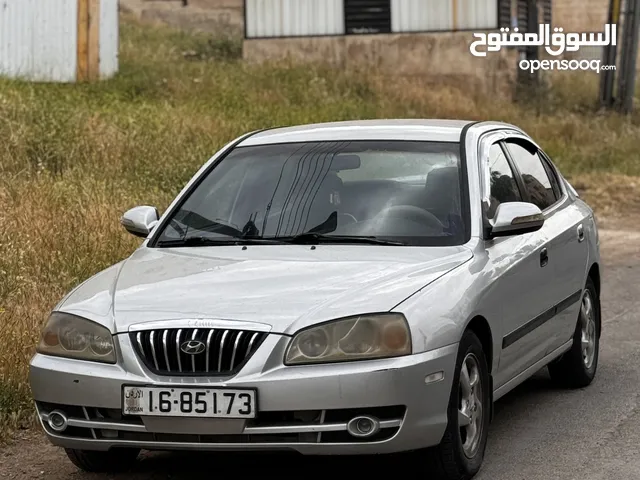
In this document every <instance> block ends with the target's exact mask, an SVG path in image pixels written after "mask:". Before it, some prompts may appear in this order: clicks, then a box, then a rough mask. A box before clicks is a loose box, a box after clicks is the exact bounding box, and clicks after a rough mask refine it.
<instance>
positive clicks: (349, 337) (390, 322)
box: [284, 313, 411, 365]
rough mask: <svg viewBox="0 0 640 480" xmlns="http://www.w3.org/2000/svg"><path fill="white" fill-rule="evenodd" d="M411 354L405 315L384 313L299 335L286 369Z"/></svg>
mask: <svg viewBox="0 0 640 480" xmlns="http://www.w3.org/2000/svg"><path fill="white" fill-rule="evenodd" d="M410 353H411V334H410V331H409V325H408V324H407V320H406V318H405V317H404V315H402V314H399V313H381V314H372V315H359V316H357V317H348V318H342V319H339V320H334V321H331V322H328V323H324V324H322V325H316V326H314V327H311V328H307V329H305V330H302V331H300V332H298V333H297V334H296V335H295V336H294V337H293V340H292V341H291V343H290V345H289V348H288V349H287V353H286V355H285V359H284V363H285V365H303V364H310V363H330V362H345V361H350V360H372V359H375V358H387V357H399V356H402V355H409V354H410Z"/></svg>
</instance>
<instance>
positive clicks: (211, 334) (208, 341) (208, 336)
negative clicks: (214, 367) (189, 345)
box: [205, 328, 216, 373]
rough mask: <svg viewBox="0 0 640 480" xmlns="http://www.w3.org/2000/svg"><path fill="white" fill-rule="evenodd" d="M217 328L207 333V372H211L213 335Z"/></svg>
mask: <svg viewBox="0 0 640 480" xmlns="http://www.w3.org/2000/svg"><path fill="white" fill-rule="evenodd" d="M215 332H216V331H215V329H213V328H212V329H211V330H209V333H208V334H207V359H206V368H205V372H207V373H208V372H209V352H210V351H211V337H213V334H214V333H215Z"/></svg>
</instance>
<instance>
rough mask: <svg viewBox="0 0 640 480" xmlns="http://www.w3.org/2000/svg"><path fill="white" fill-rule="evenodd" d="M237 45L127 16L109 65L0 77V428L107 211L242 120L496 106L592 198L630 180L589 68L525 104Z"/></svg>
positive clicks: (162, 183)
mask: <svg viewBox="0 0 640 480" xmlns="http://www.w3.org/2000/svg"><path fill="white" fill-rule="evenodd" d="M237 53H238V49H237V45H234V44H233V43H230V42H229V41H226V40H224V41H217V40H216V41H209V39H207V38H205V37H202V36H192V35H187V34H184V33H178V32H174V31H171V30H168V29H163V28H159V27H147V26H144V27H143V26H140V25H137V24H135V23H133V22H132V21H130V20H127V21H125V22H124V23H123V32H122V42H121V62H122V65H121V74H120V75H119V76H118V77H117V78H115V79H113V80H111V81H108V82H103V83H100V84H95V85H75V86H74V85H34V84H27V83H21V82H13V81H6V80H0V138H1V139H2V141H0V324H1V325H2V328H0V352H1V356H0V430H2V426H4V427H6V426H13V427H15V426H18V425H20V424H22V423H23V422H24V421H25V419H27V420H28V419H29V418H30V416H29V412H30V411H31V403H30V401H29V388H28V385H27V373H28V372H27V364H28V360H29V358H30V357H31V355H32V353H33V350H34V344H35V341H36V338H37V335H38V332H39V329H40V327H41V325H42V323H43V321H44V320H45V318H46V316H47V314H48V312H49V311H50V310H51V309H52V308H53V307H54V306H55V304H56V303H57V301H59V300H60V299H61V298H62V296H63V295H64V293H65V292H66V291H68V290H69V289H70V288H72V287H73V286H75V285H77V284H78V283H79V282H81V281H82V280H84V279H86V278H87V277H89V276H91V275H92V274H93V273H96V272H98V271H99V270H101V269H103V268H105V267H106V266H108V265H110V264H112V263H114V262H116V261H119V260H121V259H123V258H124V257H126V256H127V255H129V254H130V253H131V251H132V250H133V249H134V248H135V247H136V245H137V244H138V242H137V241H136V240H135V239H134V238H133V237H131V236H129V235H127V234H126V233H125V232H124V231H123V230H122V229H121V228H120V226H119V224H118V217H119V215H120V214H121V213H122V212H123V211H125V210H126V209H128V208H130V207H132V206H135V205H136V204H140V203H146V204H155V205H157V206H159V207H160V208H163V207H166V205H167V204H168V202H169V201H170V200H171V199H172V197H173V196H174V195H175V194H176V193H177V192H178V191H179V190H180V188H181V187H182V186H183V185H184V183H185V182H186V181H187V180H188V179H189V177H190V176H191V175H192V174H193V173H194V172H195V170H196V169H197V168H198V167H199V166H200V165H201V164H202V163H203V162H204V161H205V160H206V159H207V158H208V157H209V156H210V155H211V154H212V153H213V152H214V151H215V150H216V149H217V148H219V147H220V146H221V145H222V144H223V143H225V142H226V141H228V140H230V139H231V138H233V137H234V136H236V135H239V134H240V133H242V132H245V131H247V130H251V129H257V128H263V127H269V126H276V125H285V124H296V123H308V122H315V121H326V120H342V119H362V118H383V117H444V118H467V119H497V120H506V121H509V122H512V123H515V124H518V125H521V126H522V127H524V128H525V129H526V130H527V131H528V132H529V133H530V134H532V135H534V136H535V137H536V138H538V139H539V141H540V142H541V144H542V145H543V147H544V148H545V149H546V150H547V151H548V153H549V154H550V155H551V156H552V157H553V158H554V159H555V160H556V162H557V163H558V165H559V166H560V167H561V169H562V170H563V171H564V172H565V173H566V174H568V176H570V177H575V178H576V179H577V181H579V182H580V186H581V187H584V188H586V189H587V190H586V192H587V193H588V195H589V199H590V200H592V201H594V203H595V204H596V205H598V206H599V207H602V211H604V212H606V209H607V208H609V207H610V205H611V204H613V202H616V203H618V202H621V201H622V202H623V203H625V202H627V201H628V200H630V197H633V194H634V193H636V192H637V187H636V185H637V184H636V183H634V182H636V180H635V179H634V178H633V176H635V175H640V162H638V158H637V155H638V139H639V138H640V126H639V121H638V120H639V119H638V117H635V118H622V117H619V116H616V115H603V114H598V113H597V112H596V111H595V109H594V108H593V99H594V98H595V84H594V82H593V81H591V80H593V79H591V80H589V79H585V78H586V77H585V78H582V79H579V78H578V79H576V78H569V77H565V78H564V81H562V82H560V84H559V85H558V86H556V88H555V89H554V90H553V91H552V92H551V94H550V96H549V97H548V98H547V99H546V101H545V102H544V103H538V104H536V105H525V106H523V105H514V104H512V103H510V102H507V101H495V100H494V99H491V98H481V97H479V96H477V95H475V94H474V93H473V92H465V91H461V90H458V89H455V88H451V87H449V88H447V87H443V86H438V85H437V84H434V85H429V84H425V82H424V80H423V79H405V80H399V79H393V80H392V79H388V78H385V77H383V76H381V75H379V74H377V73H376V72H360V73H359V74H358V73H354V72H351V73H345V72H336V71H331V70H330V69H328V68H324V67H314V68H309V67H304V68H299V67H298V68H296V67H293V66H287V65H275V66H274V65H272V66H247V65H243V64H242V63H240V62H238V61H236V60H235V59H234V57H235V56H237ZM604 172H606V173H607V176H602V174H603V173H604ZM604 180H606V181H604ZM620 185H623V186H624V188H623V189H620V188H618V187H619V186H620ZM636 198H637V193H636ZM636 206H637V204H636ZM5 430H6V429H5Z"/></svg>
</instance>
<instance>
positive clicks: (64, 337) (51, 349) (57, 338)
mask: <svg viewBox="0 0 640 480" xmlns="http://www.w3.org/2000/svg"><path fill="white" fill-rule="evenodd" d="M36 351H37V352H38V353H41V354H43V355H54V356H57V357H67V358H76V359H78V360H89V361H92V362H103V363H116V352H115V348H114V345H113V337H112V335H111V332H110V331H109V330H108V329H107V328H105V327H103V326H102V325H99V324H97V323H95V322H92V321H90V320H87V319H86V318H82V317H78V316H76V315H71V314H69V313H63V312H53V313H51V315H50V316H49V319H48V320H47V324H46V325H45V326H44V328H43V329H42V334H41V336H40V342H39V343H38V346H37V347H36Z"/></svg>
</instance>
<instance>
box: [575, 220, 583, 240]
mask: <svg viewBox="0 0 640 480" xmlns="http://www.w3.org/2000/svg"><path fill="white" fill-rule="evenodd" d="M576 230H577V231H578V243H582V242H584V227H583V226H582V224H580V225H578V228H577V229H576Z"/></svg>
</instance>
